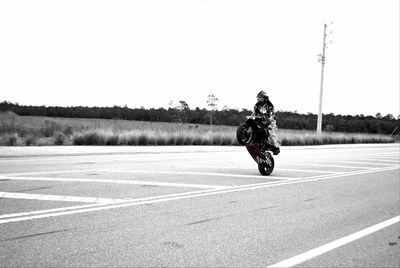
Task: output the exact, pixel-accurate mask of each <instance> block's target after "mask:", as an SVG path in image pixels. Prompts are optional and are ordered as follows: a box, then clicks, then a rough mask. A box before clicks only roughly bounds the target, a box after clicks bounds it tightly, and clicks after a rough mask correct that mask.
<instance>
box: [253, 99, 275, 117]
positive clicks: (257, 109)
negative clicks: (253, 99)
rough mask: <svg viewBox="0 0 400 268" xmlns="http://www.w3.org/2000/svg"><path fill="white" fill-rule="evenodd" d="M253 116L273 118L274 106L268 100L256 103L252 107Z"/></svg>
mask: <svg viewBox="0 0 400 268" xmlns="http://www.w3.org/2000/svg"><path fill="white" fill-rule="evenodd" d="M253 115H255V116H261V117H263V118H264V119H269V118H271V117H273V116H274V105H273V104H272V103H271V102H270V101H269V99H268V98H267V100H266V101H265V102H262V103H260V102H257V103H256V105H254V110H253Z"/></svg>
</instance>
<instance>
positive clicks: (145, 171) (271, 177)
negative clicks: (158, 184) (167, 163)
mask: <svg viewBox="0 0 400 268" xmlns="http://www.w3.org/2000/svg"><path fill="white" fill-rule="evenodd" d="M101 171H108V172H124V173H143V174H163V175H165V174H170V175H195V176H214V177H230V178H256V179H260V178H262V177H260V175H247V174H230V173H215V172H194V171H161V170H154V171H153V170H113V169H102V170H101ZM268 179H273V180H291V179H293V178H292V177H279V176H268Z"/></svg>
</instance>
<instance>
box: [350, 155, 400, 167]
mask: <svg viewBox="0 0 400 268" xmlns="http://www.w3.org/2000/svg"><path fill="white" fill-rule="evenodd" d="M349 159H355V160H356V161H358V160H367V161H375V162H387V163H391V164H392V165H394V164H399V163H400V159H380V158H372V157H368V158H366V157H349Z"/></svg>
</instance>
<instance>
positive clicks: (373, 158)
mask: <svg viewBox="0 0 400 268" xmlns="http://www.w3.org/2000/svg"><path fill="white" fill-rule="evenodd" d="M399 164H400V146H399V144H389V145H386V144H385V145H379V144H369V145H330V146H310V147H283V148H282V152H281V154H280V155H278V156H275V170H274V171H273V173H272V174H271V176H261V175H259V173H258V170H257V166H256V164H255V163H254V161H253V160H252V158H251V157H250V155H248V153H247V151H246V149H245V148H244V147H213V146H209V147H207V146H205V147H203V146H198V147H196V146H195V147H186V146H182V147H179V146H178V147H174V146H171V147H1V148H0V266H1V267H13V266H17V267H21V266H29V267H38V266H47V267H48V266H51V267H60V266H61V267H69V266H72V267H77V266H79V267H82V266H84V267H100V266H107V267H109V266H123V267H150V266H151V267H154V266H163V267H193V266H195V267H268V266H272V267H291V266H296V267H316V266H318V267H334V266H336V267H343V266H347V267H348V266H351V267H399V266H400V254H399V253H400V246H399V245H400V231H399V229H400V228H399V227H400V225H399V215H400V205H399V203H400V202H399V196H400V191H399V189H400V187H399V186H400V184H399V179H400V176H399Z"/></svg>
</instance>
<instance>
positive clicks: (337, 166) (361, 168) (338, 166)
mask: <svg viewBox="0 0 400 268" xmlns="http://www.w3.org/2000/svg"><path fill="white" fill-rule="evenodd" d="M330 162H332V161H330ZM293 165H294V166H315V167H335V168H350V169H360V170H368V169H370V168H368V167H356V166H342V165H330V164H307V163H299V164H297V163H295V164H293Z"/></svg>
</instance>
